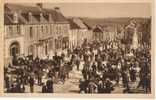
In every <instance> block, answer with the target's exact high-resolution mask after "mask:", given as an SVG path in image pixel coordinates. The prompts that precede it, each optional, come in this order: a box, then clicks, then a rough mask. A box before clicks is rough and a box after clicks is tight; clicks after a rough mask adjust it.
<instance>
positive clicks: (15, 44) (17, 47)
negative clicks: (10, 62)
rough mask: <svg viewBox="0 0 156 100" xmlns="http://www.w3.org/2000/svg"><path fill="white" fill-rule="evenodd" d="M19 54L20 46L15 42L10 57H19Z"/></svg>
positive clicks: (11, 46) (11, 47)
mask: <svg viewBox="0 0 156 100" xmlns="http://www.w3.org/2000/svg"><path fill="white" fill-rule="evenodd" d="M19 54H20V45H19V43H18V42H17V41H16V42H13V43H12V44H11V45H10V56H18V55H19Z"/></svg>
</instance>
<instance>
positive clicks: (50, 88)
mask: <svg viewBox="0 0 156 100" xmlns="http://www.w3.org/2000/svg"><path fill="white" fill-rule="evenodd" d="M46 87H47V93H53V80H52V78H49V79H48V80H47V82H46Z"/></svg>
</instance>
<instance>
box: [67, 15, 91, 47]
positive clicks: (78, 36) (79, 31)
mask: <svg viewBox="0 0 156 100" xmlns="http://www.w3.org/2000/svg"><path fill="white" fill-rule="evenodd" d="M68 20H69V22H70V32H69V34H70V35H69V37H70V39H69V40H70V48H75V47H77V46H81V45H82V44H83V43H84V41H88V42H89V41H91V40H92V30H90V28H89V27H88V26H87V25H86V24H85V23H84V22H83V21H82V20H81V19H80V18H69V19H68Z"/></svg>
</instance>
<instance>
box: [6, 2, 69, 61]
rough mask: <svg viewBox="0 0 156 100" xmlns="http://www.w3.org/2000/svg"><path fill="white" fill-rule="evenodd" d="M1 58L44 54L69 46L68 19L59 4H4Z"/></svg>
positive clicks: (40, 55) (43, 55) (42, 55)
mask: <svg viewBox="0 0 156 100" xmlns="http://www.w3.org/2000/svg"><path fill="white" fill-rule="evenodd" d="M4 9H5V11H4V27H5V35H4V37H5V58H6V59H8V58H10V57H12V56H20V55H25V56H27V55H33V56H34V57H36V56H39V57H45V56H47V55H48V54H53V52H55V51H56V50H59V49H64V48H67V47H68V46H69V34H68V33H69V29H70V28H69V27H70V26H69V22H68V21H67V19H66V18H65V17H64V16H63V14H62V13H61V11H60V8H58V7H55V8H54V9H45V8H43V7H42V4H41V3H39V4H37V5H36V6H35V7H30V6H22V5H16V4H5V8H4Z"/></svg>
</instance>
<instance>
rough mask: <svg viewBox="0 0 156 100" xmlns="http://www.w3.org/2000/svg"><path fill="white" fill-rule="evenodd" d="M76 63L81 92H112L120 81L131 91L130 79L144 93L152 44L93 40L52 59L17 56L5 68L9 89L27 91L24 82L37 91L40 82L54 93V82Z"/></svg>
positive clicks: (45, 90) (148, 82)
mask: <svg viewBox="0 0 156 100" xmlns="http://www.w3.org/2000/svg"><path fill="white" fill-rule="evenodd" d="M13 65H16V67H15V66H13ZM73 66H76V69H77V70H78V71H81V72H82V76H83V78H82V79H80V81H79V89H80V91H79V93H111V92H112V91H113V90H114V87H115V86H120V85H121V86H123V87H124V90H123V93H132V92H133V91H132V88H131V86H130V83H131V82H133V83H134V82H136V83H137V87H135V89H139V88H142V89H143V91H144V93H150V91H151V87H150V86H151V54H150V48H148V47H146V46H143V48H141V47H140V48H138V49H129V48H122V47H118V46H117V45H114V44H113V42H109V43H108V42H107V43H106V42H91V43H84V44H83V45H82V46H81V47H76V48H74V49H73V50H70V49H68V50H67V53H66V54H65V53H62V54H61V55H58V54H57V53H55V55H54V56H53V59H49V58H48V57H47V59H44V60H43V59H41V58H38V57H36V58H35V59H34V58H33V57H32V56H27V57H19V58H18V59H17V58H16V57H15V58H14V59H13V64H9V66H8V67H6V68H5V88H6V92H8V93H24V92H25V85H29V86H30V92H34V85H35V84H37V85H39V86H42V90H41V92H42V93H53V92H54V89H53V84H54V83H57V82H59V81H61V82H62V83H63V84H64V83H65V82H66V79H67V78H70V75H69V73H70V72H71V71H72V69H73ZM9 69H11V71H10V70H9ZM8 70H9V71H8ZM10 73H12V74H11V75H10ZM43 77H44V78H45V79H46V82H43Z"/></svg>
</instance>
